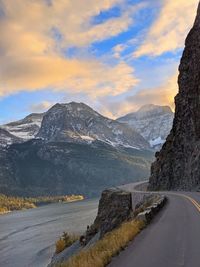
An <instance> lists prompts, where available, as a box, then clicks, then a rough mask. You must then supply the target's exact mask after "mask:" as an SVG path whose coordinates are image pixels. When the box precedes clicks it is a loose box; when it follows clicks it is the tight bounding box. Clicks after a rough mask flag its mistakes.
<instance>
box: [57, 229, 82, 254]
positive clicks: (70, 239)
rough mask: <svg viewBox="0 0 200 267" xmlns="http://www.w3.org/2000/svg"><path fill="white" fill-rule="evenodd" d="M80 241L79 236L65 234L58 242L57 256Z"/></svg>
mask: <svg viewBox="0 0 200 267" xmlns="http://www.w3.org/2000/svg"><path fill="white" fill-rule="evenodd" d="M78 239H79V236H77V235H74V234H68V233H67V232H63V235H62V237H61V238H60V239H59V240H57V241H56V254H58V253H60V252H62V251H63V250H64V249H65V248H68V247H70V246H71V245H72V244H73V243H74V242H75V241H77V240H78Z"/></svg>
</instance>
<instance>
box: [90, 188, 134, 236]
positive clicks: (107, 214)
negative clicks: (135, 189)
mask: <svg viewBox="0 0 200 267" xmlns="http://www.w3.org/2000/svg"><path fill="white" fill-rule="evenodd" d="M132 211H133V210H132V196H131V193H130V192H126V191H123V190H119V189H108V190H104V191H103V192H102V195H101V199H100V201H99V208H98V214H97V217H96V219H95V221H94V224H93V225H92V226H91V227H90V229H89V230H88V231H87V235H86V236H87V239H90V236H93V235H94V233H95V232H96V233H97V232H100V237H102V236H103V235H105V234H106V233H107V232H110V231H112V230H113V229H114V228H116V227H118V226H119V225H120V224H121V223H122V222H124V221H126V220H128V219H129V218H130V216H131V213H132Z"/></svg>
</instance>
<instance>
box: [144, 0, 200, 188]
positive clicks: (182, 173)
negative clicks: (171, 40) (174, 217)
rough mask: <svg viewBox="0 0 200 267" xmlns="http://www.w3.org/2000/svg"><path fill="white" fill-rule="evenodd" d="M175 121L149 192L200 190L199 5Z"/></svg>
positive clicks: (185, 54)
mask: <svg viewBox="0 0 200 267" xmlns="http://www.w3.org/2000/svg"><path fill="white" fill-rule="evenodd" d="M179 71H180V74H179V78H178V84H179V93H178V95H177V96H176V97H175V105H176V110H175V119H174V123H173V128H172V130H171V133H170V135H169V136H168V138H167V141H166V143H165V144H164V145H163V148H162V149H161V151H160V152H159V153H156V161H155V162H154V163H153V165H152V169H151V177H150V186H149V189H150V190H172V189H173V190H174V189H175V190H197V189H199V188H200V3H199V7H198V12H197V17H196V20H195V23H194V26H193V28H192V29H191V31H190V33H189V34H188V36H187V39H186V43H185V49H184V52H183V56H182V59H181V63H180V67H179Z"/></svg>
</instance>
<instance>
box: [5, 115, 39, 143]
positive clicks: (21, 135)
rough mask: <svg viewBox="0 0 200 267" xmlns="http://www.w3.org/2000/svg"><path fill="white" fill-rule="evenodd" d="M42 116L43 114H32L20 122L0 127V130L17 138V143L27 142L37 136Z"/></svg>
mask: <svg viewBox="0 0 200 267" xmlns="http://www.w3.org/2000/svg"><path fill="white" fill-rule="evenodd" d="M43 116H44V114H43V113H41V114H40V113H32V114H30V115H28V116H27V117H25V118H24V119H22V120H19V121H15V122H11V123H8V124H5V125H2V126H1V128H2V129H4V130H6V131H7V132H8V133H10V134H11V135H12V136H14V137H16V138H18V139H19V141H20V140H21V141H27V140H29V139H32V138H34V137H35V136H36V135H37V133H38V131H39V129H40V127H41V122H42V119H43ZM1 137H2V134H0V138H1ZM13 141H14V140H13ZM11 143H13V142H11Z"/></svg>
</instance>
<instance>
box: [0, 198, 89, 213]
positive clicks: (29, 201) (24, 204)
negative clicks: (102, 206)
mask: <svg viewBox="0 0 200 267" xmlns="http://www.w3.org/2000/svg"><path fill="white" fill-rule="evenodd" d="M83 198H84V197H83V196H81V195H71V196H46V197H37V198H22V197H11V196H6V195H3V194H0V214H3V213H7V212H10V211H13V210H22V209H31V208H36V207H37V206H40V205H46V204H50V203H56V202H71V201H77V200H83Z"/></svg>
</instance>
